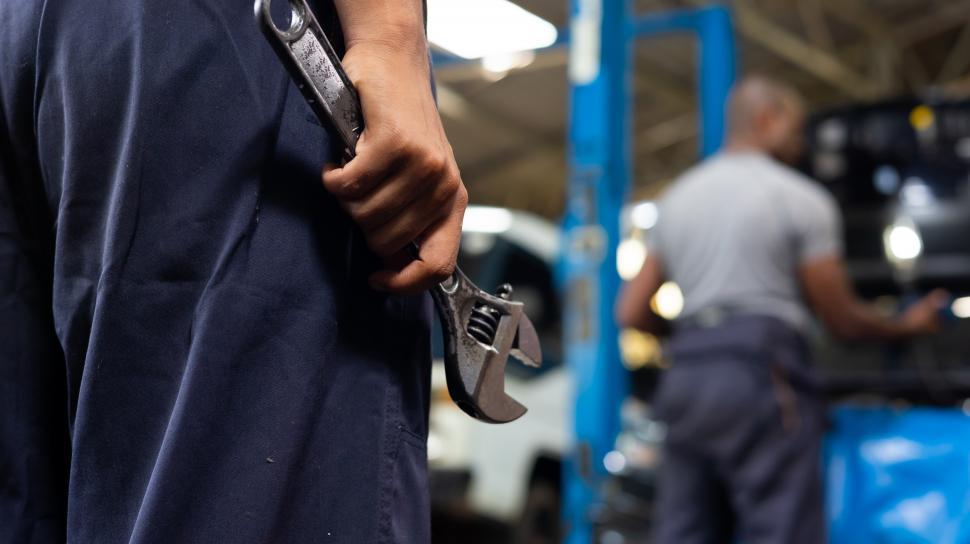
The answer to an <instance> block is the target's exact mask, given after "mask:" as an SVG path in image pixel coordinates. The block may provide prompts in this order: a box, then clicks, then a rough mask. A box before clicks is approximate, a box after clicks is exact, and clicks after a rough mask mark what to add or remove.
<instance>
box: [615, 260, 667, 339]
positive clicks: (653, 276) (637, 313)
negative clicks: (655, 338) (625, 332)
mask: <svg viewBox="0 0 970 544" xmlns="http://www.w3.org/2000/svg"><path fill="white" fill-rule="evenodd" d="M663 279H664V274H663V265H662V264H661V262H660V260H659V259H658V258H657V257H656V256H650V257H647V260H646V261H645V262H644V263H643V267H642V268H641V269H640V273H639V274H637V276H636V277H635V278H633V279H632V280H631V281H629V282H627V283H626V284H624V285H623V288H622V289H621V290H620V294H619V296H618V297H617V299H616V303H615V307H614V317H615V319H616V323H617V325H619V326H620V327H629V328H634V329H638V330H641V331H644V332H649V333H653V334H660V333H662V332H664V331H665V330H666V329H667V322H666V320H664V319H663V318H662V317H660V316H658V315H657V314H655V313H654V312H653V310H652V309H651V308H650V300H651V299H652V298H653V296H654V295H655V294H656V293H657V289H659V288H660V285H661V284H662V283H663Z"/></svg>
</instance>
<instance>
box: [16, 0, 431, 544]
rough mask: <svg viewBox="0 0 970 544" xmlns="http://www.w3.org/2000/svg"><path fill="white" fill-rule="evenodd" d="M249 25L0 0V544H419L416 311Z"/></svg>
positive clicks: (236, 18)
mask: <svg viewBox="0 0 970 544" xmlns="http://www.w3.org/2000/svg"><path fill="white" fill-rule="evenodd" d="M276 4H279V7H280V8H282V9H286V2H284V1H282V0H278V1H277V2H276ZM317 8H318V13H320V12H321V10H325V9H326V7H325V6H317ZM252 11H253V8H252V2H251V1H250V0H243V1H231V2H230V1H215V0H124V1H117V0H83V1H81V0H77V1H75V0H63V1H56V2H55V1H33V0H30V1H28V0H5V1H3V2H0V543H3V544H9V543H16V544H20V543H32V544H33V543H36V544H45V543H55V542H64V541H65V540H66V541H69V542H72V543H74V542H76V543H98V544H102V543H108V544H113V543H121V542H130V543H145V544H147V543H164V544H171V543H196V542H198V543H230V542H231V543H269V542H274V543H287V542H335V543H338V542H339V543H351V544H358V543H369V542H406V543H409V544H410V543H420V542H426V541H427V540H428V539H429V523H430V520H429V506H428V495H427V494H428V490H427V483H426V472H427V468H426V464H427V461H426V453H425V437H426V434H427V410H428V402H429V387H430V385H429V381H430V377H429V374H430V350H429V342H430V336H429V316H430V305H429V304H428V300H427V297H424V296H421V297H410V298H404V297H395V296H389V295H385V294H380V293H376V292H374V291H372V290H371V289H369V288H368V286H367V284H366V278H367V275H368V273H370V272H372V271H373V270H374V269H375V267H376V266H377V264H376V263H375V262H374V258H373V256H372V255H371V254H370V253H369V252H368V251H367V250H366V248H365V247H364V246H363V244H362V243H361V241H360V238H359V236H358V235H355V234H354V229H353V226H352V224H351V223H350V222H349V220H348V219H347V217H346V216H345V214H344V213H342V211H341V210H340V208H339V206H338V205H337V203H336V202H335V201H334V200H333V199H332V198H331V197H330V196H329V195H328V194H326V193H325V191H324V190H323V189H322V187H321V184H320V172H321V168H322V166H323V165H324V163H325V162H326V161H328V159H330V158H331V157H333V154H332V150H331V147H330V138H329V135H328V134H327V132H326V130H325V129H324V128H323V127H321V126H320V125H319V124H318V123H317V121H316V120H315V118H314V116H313V114H312V113H311V111H310V109H309V107H308V106H307V105H306V103H305V102H304V100H303V98H302V97H301V96H300V94H299V93H298V91H297V90H296V89H295V87H294V86H293V85H292V84H291V82H290V80H289V78H288V76H287V74H286V73H285V71H284V69H283V68H282V66H281V65H280V63H279V61H278V60H277V58H276V57H275V55H274V53H273V51H272V50H271V48H270V47H269V45H268V44H267V43H266V41H265V39H264V38H263V36H262V35H261V34H260V33H259V31H258V29H257V27H256V25H255V22H254V20H253V14H252ZM323 15H324V17H323V19H325V20H326V19H327V17H326V14H323Z"/></svg>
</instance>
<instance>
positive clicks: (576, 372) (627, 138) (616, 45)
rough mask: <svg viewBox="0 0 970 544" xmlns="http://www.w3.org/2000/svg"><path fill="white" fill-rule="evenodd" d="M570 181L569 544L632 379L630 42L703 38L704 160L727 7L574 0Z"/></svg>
mask: <svg viewBox="0 0 970 544" xmlns="http://www.w3.org/2000/svg"><path fill="white" fill-rule="evenodd" d="M571 3H572V11H571V14H572V24H571V29H570V67H569V75H570V85H571V87H572V94H571V116H570V128H569V139H570V142H569V150H568V153H569V157H570V159H569V160H570V163H569V166H570V180H569V196H568V201H567V206H566V217H565V219H564V223H563V228H564V231H565V236H564V244H565V248H564V251H563V255H564V259H565V260H564V267H563V285H564V287H565V289H566V296H567V301H566V315H565V324H564V327H565V331H564V337H565V348H566V362H567V364H568V365H569V367H570V369H571V371H572V373H573V376H574V379H575V380H576V391H575V394H576V398H575V405H574V406H575V413H574V417H573V419H574V421H575V442H574V447H573V450H572V451H571V452H570V454H569V455H568V456H567V459H566V460H565V462H564V471H565V472H564V482H565V485H564V490H565V500H564V516H565V523H566V528H567V537H566V542H567V543H568V544H587V543H590V542H592V541H593V520H594V515H595V510H596V507H597V505H598V504H601V499H600V496H599V495H600V489H601V487H602V484H603V482H604V480H605V478H606V477H607V476H608V473H607V471H606V469H605V467H604V465H603V459H604V457H605V456H606V454H607V453H608V452H610V451H611V450H612V449H613V447H614V442H615V440H616V436H617V434H618V433H619V431H620V405H621V403H622V402H623V399H624V398H625V397H626V394H627V388H628V384H627V376H626V372H625V370H624V369H623V366H622V365H621V364H620V352H619V344H618V332H619V331H618V330H617V327H616V324H615V323H614V321H613V302H614V299H615V298H616V295H617V292H618V290H619V287H620V278H619V276H618V274H617V270H616V248H617V246H618V244H619V242H620V236H621V232H620V225H619V216H620V210H621V208H622V206H623V204H624V202H625V201H626V198H627V194H628V190H629V187H630V178H631V156H630V149H631V143H632V141H633V134H632V131H631V119H632V115H631V114H632V106H633V104H632V85H631V76H632V74H633V62H632V47H633V44H634V42H635V40H636V39H638V38H642V37H646V36H653V35H657V34H660V33H667V32H673V31H685V32H693V33H695V34H696V35H697V37H698V39H699V42H700V55H699V59H698V65H699V75H700V77H699V81H700V91H699V96H698V101H699V104H700V110H701V116H700V117H701V127H700V129H701V135H702V138H701V149H700V152H701V154H702V155H705V156H706V155H708V154H710V153H713V152H714V151H716V150H717V149H718V148H719V147H720V145H721V140H722V136H723V132H724V102H725V99H726V98H727V94H728V92H729V90H730V87H731V84H732V83H733V79H734V71H735V69H734V58H735V52H734V38H733V30H732V25H731V17H730V13H729V12H728V10H727V9H726V8H724V7H722V6H712V7H708V8H702V9H696V10H683V11H673V12H665V13H661V14H657V15H650V16H646V17H642V18H637V17H634V14H633V12H632V3H631V1H630V0H571Z"/></svg>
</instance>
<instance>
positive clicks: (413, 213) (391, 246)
mask: <svg viewBox="0 0 970 544" xmlns="http://www.w3.org/2000/svg"><path fill="white" fill-rule="evenodd" d="M457 198H458V195H456V194H451V195H448V194H447V193H445V192H441V194H439V195H432V196H431V197H425V198H420V199H417V200H416V202H414V203H412V204H411V205H409V206H407V207H405V208H403V209H402V210H401V211H400V213H398V215H396V216H395V217H394V218H392V219H391V220H389V221H387V222H386V223H384V224H383V225H381V226H380V227H378V228H376V229H373V230H371V231H367V232H365V236H366V237H367V244H368V246H370V248H371V249H372V250H374V252H375V253H377V254H378V255H380V256H382V257H386V256H389V255H392V254H394V253H397V252H398V251H400V250H401V249H403V248H404V246H406V245H407V244H409V243H410V242H411V241H412V240H416V239H418V237H419V236H420V235H421V234H423V233H424V232H425V231H427V230H428V229H429V228H430V227H431V226H432V225H435V224H437V223H438V222H439V221H440V220H441V219H442V218H443V217H446V216H448V215H449V213H450V210H452V209H453V208H454V207H455V201H456V199H457Z"/></svg>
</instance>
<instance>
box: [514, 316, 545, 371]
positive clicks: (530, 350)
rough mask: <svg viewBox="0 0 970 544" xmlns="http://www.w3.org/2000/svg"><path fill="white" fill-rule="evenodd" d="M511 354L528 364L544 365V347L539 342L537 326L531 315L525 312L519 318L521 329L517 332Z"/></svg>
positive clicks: (535, 366)
mask: <svg viewBox="0 0 970 544" xmlns="http://www.w3.org/2000/svg"><path fill="white" fill-rule="evenodd" d="M509 354H510V355H512V357H515V358H516V359H518V360H519V362H521V363H522V364H524V365H526V366H531V367H534V368H539V367H541V366H542V347H541V346H540V344H539V335H538V334H537V333H536V328H535V326H534V325H533V324H532V321H531V320H530V319H529V316H527V315H525V314H524V313H523V314H522V317H521V318H520V319H519V330H517V331H516V333H515V341H514V342H512V349H511V350H510V351H509Z"/></svg>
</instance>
